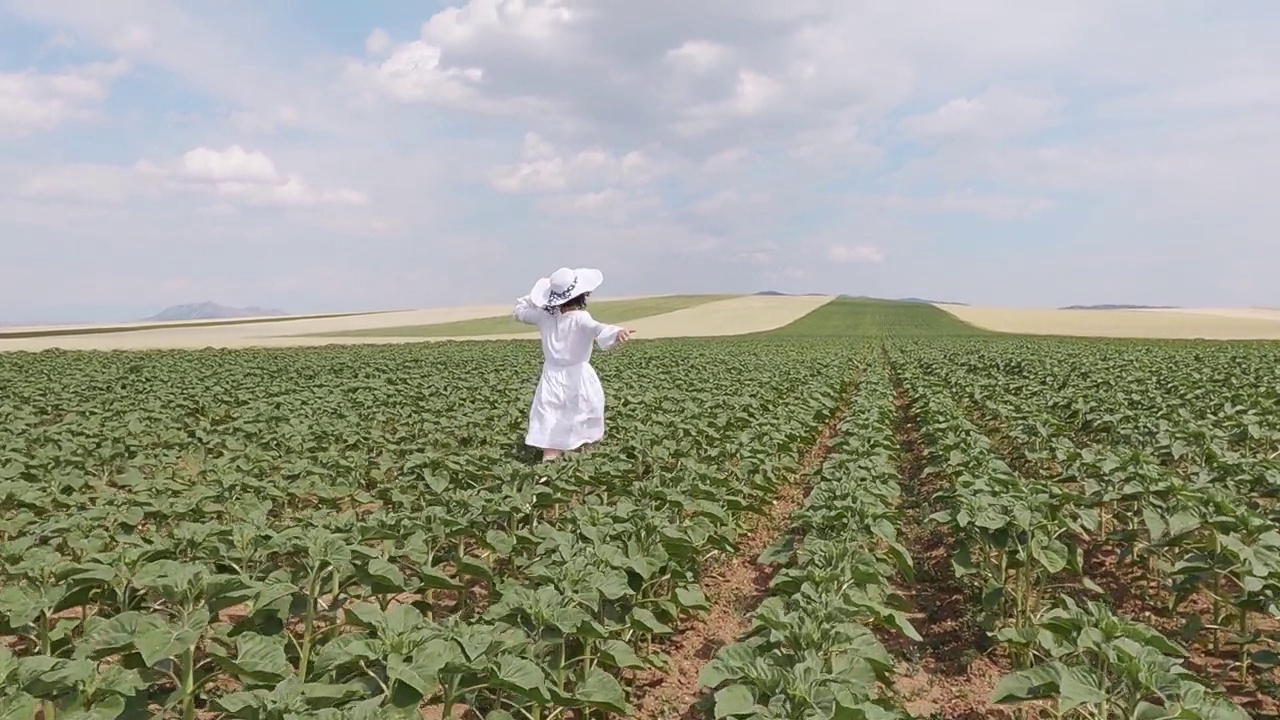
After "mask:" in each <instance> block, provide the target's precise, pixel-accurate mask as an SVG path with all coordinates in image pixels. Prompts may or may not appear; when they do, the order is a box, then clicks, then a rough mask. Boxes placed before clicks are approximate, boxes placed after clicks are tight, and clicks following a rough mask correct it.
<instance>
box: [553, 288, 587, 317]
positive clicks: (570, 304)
mask: <svg viewBox="0 0 1280 720" xmlns="http://www.w3.org/2000/svg"><path fill="white" fill-rule="evenodd" d="M590 295H591V293H589V292H584V293H581V294H579V295H574V296H573V297H571V298H569V299H568V300H566V301H564V303H563V304H561V305H560V312H565V311H566V310H585V309H586V308H587V297H588V296H590Z"/></svg>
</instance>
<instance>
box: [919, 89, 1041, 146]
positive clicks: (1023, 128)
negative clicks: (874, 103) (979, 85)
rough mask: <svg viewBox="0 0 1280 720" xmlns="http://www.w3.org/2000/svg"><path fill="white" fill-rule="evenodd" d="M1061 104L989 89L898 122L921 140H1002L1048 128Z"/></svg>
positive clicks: (1004, 90) (1007, 91)
mask: <svg viewBox="0 0 1280 720" xmlns="http://www.w3.org/2000/svg"><path fill="white" fill-rule="evenodd" d="M1061 105H1062V101H1061V100H1059V99H1058V98H1056V97H1053V96H1032V95H1024V94H1021V93H1018V92H1014V91H1011V90H1008V89H1005V88H993V89H990V90H987V91H985V92H983V93H981V94H979V95H976V96H974V97H960V98H956V99H954V100H950V101H948V102H947V103H946V104H944V105H942V106H941V107H939V108H937V109H936V110H934V111H932V112H929V113H925V114H923V115H912V116H911V117H908V118H907V119H905V120H903V121H902V130H903V132H905V133H906V134H907V135H909V136H911V137H913V138H916V139H919V140H924V141H929V142H938V141H947V140H1002V139H1004V138H1009V137H1017V136H1021V135H1028V134H1031V133H1034V132H1037V131H1039V130H1042V129H1044V128H1045V127H1047V126H1049V125H1050V124H1051V123H1052V122H1053V121H1054V114H1055V113H1056V112H1057V110H1058V109H1059V108H1060V107H1061Z"/></svg>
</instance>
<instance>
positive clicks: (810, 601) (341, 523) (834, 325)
mask: <svg viewBox="0 0 1280 720" xmlns="http://www.w3.org/2000/svg"><path fill="white" fill-rule="evenodd" d="M540 362H541V359H540V355H539V352H538V346H537V343H536V342H530V341H495V342H485V343H475V342H454V341H443V342H433V343H426V344H411V345H405V344H397V345H386V346H366V345H359V346H342V347H338V346H326V347H318V348H269V349H226V350H213V349H209V350H157V351H147V352H110V353H106V352H101V353H97V352H66V351H49V352H42V353H11V354H3V355H0V387H4V388H5V390H6V392H5V393H4V395H3V396H0V427H3V428H5V430H6V432H5V433H3V434H0V717H3V718H31V717H40V718H44V719H46V720H55V719H64V720H65V719H70V718H94V719H103V720H108V719H110V718H144V717H176V718H184V719H187V718H245V719H246V720H266V719H268V718H270V719H277V718H278V719H281V720H283V719H284V718H332V719H334V720H339V719H345V718H350V719H352V720H356V719H364V718H369V719H373V718H423V717H426V718H491V719H493V720H507V719H509V718H519V719H523V720H556V719H559V718H564V719H566V720H568V719H570V718H573V719H582V718H606V717H619V718H622V717H626V718H646V719H655V718H672V719H675V718H761V719H764V718H770V719H779V720H781V719H783V718H787V719H796V720H800V719H805V720H808V719H810V718H813V719H817V718H833V719H835V718H856V719H867V720H890V719H892V718H907V717H919V718H986V717H990V718H1001V717H1055V718H1081V719H1089V720H1102V719H1104V718H1105V719H1110V718H1115V719H1116V720H1120V719H1122V718H1123V719H1124V720H1156V719H1157V718H1187V719H1195V718H1204V719H1205V720H1229V719H1233V718H1247V717H1251V716H1252V717H1274V716H1276V713H1277V711H1278V710H1280V671H1278V669H1277V664H1278V663H1280V654H1277V651H1278V650H1280V648H1278V647H1277V641H1278V640H1280V625H1278V624H1277V618H1280V529H1278V527H1277V524H1278V523H1280V509H1277V505H1276V499H1277V498H1278V497H1280V344H1273V343H1266V342H1235V343H1228V342H1220V343H1219V342H1215V343H1210V342H1193V341H1184V342H1174V341H1119V340H1079V339H1055V338H1030V337H1022V336H1011V335H1000V334H996V333H992V332H988V331H984V330H979V329H977V328H974V327H972V326H969V325H965V324H963V323H960V322H959V321H957V320H955V319H954V318H953V317H952V316H951V315H948V314H947V313H945V312H943V311H942V310H939V309H937V308H934V307H932V306H927V305H915V304H903V303H889V302H867V301H855V300H845V299H840V300H835V301H832V302H830V303H827V304H823V305H821V306H820V307H817V309H815V310H813V311H812V312H811V313H810V314H808V315H807V316H805V317H803V318H801V319H799V320H797V321H796V322H794V323H792V324H790V325H788V326H786V327H783V328H780V329H778V330H775V331H771V332H764V333H757V334H754V335H748V336H741V337H725V338H690V339H662V340H638V341H636V342H634V343H632V344H629V345H628V346H626V347H624V348H622V349H620V350H618V351H616V352H609V353H598V354H597V355H596V359H595V360H594V361H593V363H594V365H595V366H596V368H597V369H598V371H599V373H600V375H601V378H602V380H603V382H604V385H605V391H606V395H607V398H608V410H607V413H608V415H607V434H606V438H605V440H604V441H603V442H602V443H600V444H599V445H598V446H596V447H594V448H591V449H588V450H585V451H582V452H578V453H572V454H570V455H569V456H567V459H565V460H563V461H561V462H557V463H552V464H541V463H537V462H535V457H534V454H533V453H532V452H531V451H529V450H528V449H526V448H524V447H522V445H521V439H522V437H523V429H524V422H525V417H526V413H527V410H528V403H529V401H530V400H531V398H532V395H533V390H534V384H535V383H536V380H537V377H538V372H539V367H540Z"/></svg>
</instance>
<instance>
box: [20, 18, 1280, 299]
mask: <svg viewBox="0 0 1280 720" xmlns="http://www.w3.org/2000/svg"><path fill="white" fill-rule="evenodd" d="M1275 37H1280V5H1277V4H1276V3H1274V2H1261V1H1248V2H1233V3H1228V4H1224V3H1215V2H1208V1H1207V0H1204V1H1196V2H1193V1H1191V0H1132V1H1130V2H1125V3H1116V2H1113V1H1111V0H1079V1H1078V2H1074V3H1061V2H1049V1H1048V0H1043V1H1035V2H1027V1H1026V0H966V1H965V2H953V1H951V0H919V1H918V2H914V3H900V2H891V1H890V0H795V1H794V2H789V3H777V2H773V1H772V0H734V1H730V0H704V1H703V2H698V3H689V2H687V0H684V1H681V2H677V1H676V0H652V2H650V3H644V4H636V3H616V2H605V1H604V0H457V1H456V2H452V3H450V2H441V3H434V4H433V3H421V2H413V3H410V2H392V1H390V0H389V1H387V2H380V3H348V2H338V1H337V0H325V1H323V2H321V1H317V0H307V1H306V2H304V1H303V0H277V1H273V2H269V3H247V2H239V3H214V2H194V3H178V2H174V1H169V0H118V1H116V2H112V3H100V2H88V1H87V0H85V1H80V0H0V251H2V253H3V254H2V255H0V322H8V323H19V322H56V321H79V320H87V321H92V320H123V319H132V318H136V317H140V316H143V315H148V314H151V313H153V312H155V311H157V310H159V309H161V308H163V307H165V306H167V305H171V304H177V303H182V302H194V301H201V300H214V301H216V302H221V303H225V304H231V305H264V306H274V307H279V308H282V309H285V310H288V311H293V312H318V311H329V310H365V309H370V310H371V309H385V308H409V307H430V306H440V305H456V304H473V303H488V302H495V301H498V302H501V301H505V300H510V299H513V298H514V297H516V296H517V295H520V294H522V293H523V292H525V291H527V289H528V287H529V286H530V285H531V284H532V282H533V280H534V279H536V278H537V277H538V276H540V275H543V274H546V273H548V272H550V271H551V270H553V269H555V268H556V267H559V266H561V265H594V266H598V267H600V268H601V269H603V270H604V271H605V274H606V277H607V278H608V279H607V284H606V289H607V290H608V291H610V292H614V293H618V294H640V293H667V292H751V291H756V290H762V289H780V290H786V291H795V292H832V293H835V292H844V293H851V294H868V295H879V296H888V297H900V296H920V297H930V298H937V299H946V300H959V301H966V302H970V303H974V304H987V305H1005V306H1031V307H1051V306H1057V305H1064V304H1074V303H1091V302H1097V303H1103V302H1123V303H1151V304H1182V305H1198V306H1216V307H1224V306H1250V305H1254V306H1280V284H1278V283H1276V282H1274V280H1273V277H1272V276H1273V274H1274V268H1276V267H1280V239H1277V235H1276V231H1275V228H1276V227H1277V226H1278V225H1280V203H1276V202H1275V200H1274V197H1273V195H1274V191H1273V188H1275V187H1277V185H1278V184H1280V170H1278V168H1280V140H1277V138H1280V44H1277V43H1275V42H1274V38H1275Z"/></svg>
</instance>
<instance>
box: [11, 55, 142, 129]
mask: <svg viewBox="0 0 1280 720" xmlns="http://www.w3.org/2000/svg"><path fill="white" fill-rule="evenodd" d="M128 69H129V64H128V63H127V62H125V61H123V60H117V61H115V62H111V63H88V64H85V65H78V66H74V67H71V68H68V69H66V70H65V71H63V72H61V73H39V72H35V71H33V70H24V71H20V72H0V136H9V137H19V138H23V137H27V136H29V135H31V134H33V133H36V132H39V131H47V130H52V129H54V128H56V127H58V126H59V125H61V124H63V123H65V122H68V121H73V120H87V119H91V118H93V117H96V115H97V112H98V111H97V106H98V104H99V103H101V102H102V101H103V100H105V99H106V98H107V94H108V92H109V91H110V89H111V83H112V82H114V81H115V80H116V79H117V78H119V77H120V76H121V75H123V74H124V73H125V72H127V71H128Z"/></svg>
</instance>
